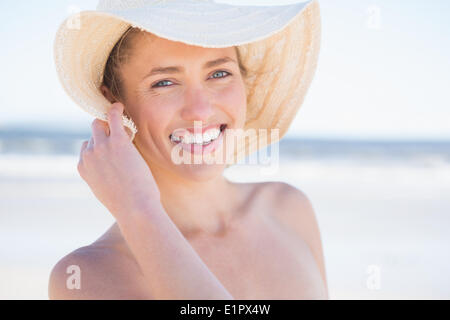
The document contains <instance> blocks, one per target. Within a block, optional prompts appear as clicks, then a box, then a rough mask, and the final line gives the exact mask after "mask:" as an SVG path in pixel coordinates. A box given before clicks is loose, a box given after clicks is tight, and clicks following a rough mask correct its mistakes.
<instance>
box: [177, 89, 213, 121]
mask: <svg viewBox="0 0 450 320" xmlns="http://www.w3.org/2000/svg"><path fill="white" fill-rule="evenodd" d="M213 113H214V110H213V106H212V102H211V99H210V97H209V95H208V94H207V92H205V90H204V89H202V88H200V89H196V90H190V92H188V93H187V94H186V98H185V104H184V106H183V109H182V110H181V117H182V118H183V119H184V120H186V121H203V122H207V121H208V120H209V119H210V118H211V117H212V116H213Z"/></svg>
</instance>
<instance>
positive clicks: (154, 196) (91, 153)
mask: <svg viewBox="0 0 450 320" xmlns="http://www.w3.org/2000/svg"><path fill="white" fill-rule="evenodd" d="M122 114H123V105H122V104H121V103H119V102H116V103H114V104H113V105H112V106H111V108H110V110H109V111H108V122H105V121H102V120H99V119H95V120H94V122H93V123H92V137H91V139H90V140H89V142H88V141H85V142H84V143H83V145H82V147H81V153H80V161H79V163H78V172H79V173H80V176H81V177H82V178H83V180H84V181H86V183H87V184H88V185H89V187H90V188H91V190H92V192H93V193H94V195H95V196H96V197H97V199H98V200H100V202H102V203H103V205H104V206H105V207H106V208H107V209H108V210H109V211H110V212H111V214H112V215H113V216H114V217H115V218H116V219H117V218H118V217H120V216H122V215H127V213H132V212H134V211H138V212H139V210H140V209H142V208H147V207H148V206H149V205H150V206H154V205H155V204H157V205H160V203H161V202H160V199H161V198H160V192H159V189H158V186H157V184H156V182H155V180H154V178H153V175H152V173H151V171H150V168H149V167H148V165H147V163H146V162H145V161H144V159H143V158H142V156H141V154H140V153H139V151H138V150H137V149H136V147H135V146H134V145H133V143H132V142H131V141H130V137H129V135H128V133H127V131H125V127H124V126H123V124H122Z"/></svg>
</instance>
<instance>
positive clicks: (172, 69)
mask: <svg viewBox="0 0 450 320" xmlns="http://www.w3.org/2000/svg"><path fill="white" fill-rule="evenodd" d="M227 62H234V63H236V64H237V62H236V61H235V60H234V59H232V58H230V57H222V58H219V59H215V60H211V61H208V62H206V63H205V64H204V65H203V69H208V68H212V67H215V66H218V65H220V64H223V63H227ZM180 72H184V68H183V67H181V66H170V67H156V68H153V69H152V70H151V71H150V72H149V73H147V74H146V75H145V76H144V78H142V80H144V79H145V78H148V77H150V76H153V75H156V74H173V73H180Z"/></svg>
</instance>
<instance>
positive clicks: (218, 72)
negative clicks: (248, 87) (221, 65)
mask: <svg viewBox="0 0 450 320" xmlns="http://www.w3.org/2000/svg"><path fill="white" fill-rule="evenodd" d="M220 73H226V74H227V75H225V76H223V77H214V75H216V74H220ZM230 74H231V73H229V72H227V71H217V72H214V73H213V78H225V77H227V76H228V75H230Z"/></svg>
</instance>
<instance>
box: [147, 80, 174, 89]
mask: <svg viewBox="0 0 450 320" xmlns="http://www.w3.org/2000/svg"><path fill="white" fill-rule="evenodd" d="M163 82H172V81H170V80H162V81H159V82H157V83H156V84H155V85H153V86H152V88H160V87H170V86H158V84H160V83H163Z"/></svg>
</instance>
